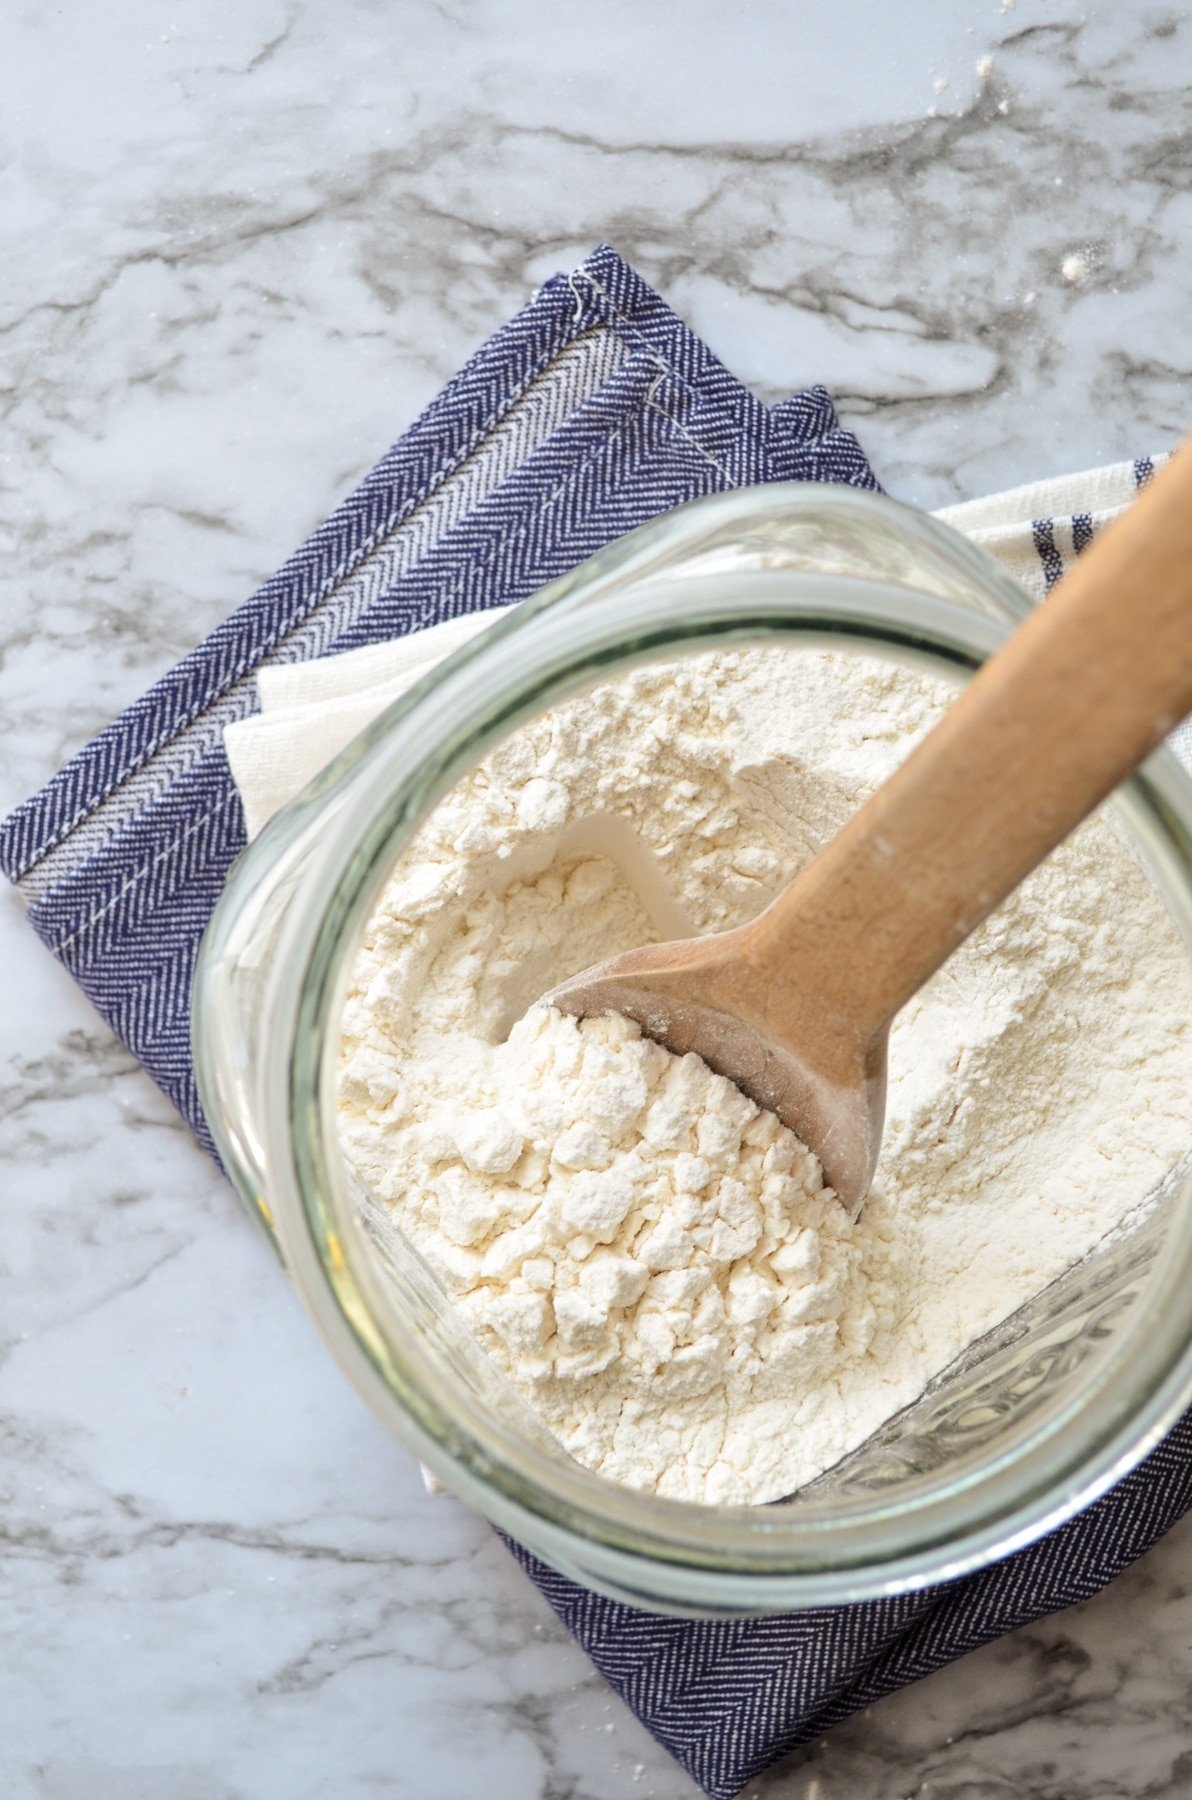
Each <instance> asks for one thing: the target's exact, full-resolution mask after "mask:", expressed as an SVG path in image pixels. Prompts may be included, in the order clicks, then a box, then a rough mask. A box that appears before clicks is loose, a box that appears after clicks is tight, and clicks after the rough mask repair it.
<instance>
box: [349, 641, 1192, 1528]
mask: <svg viewBox="0 0 1192 1800" xmlns="http://www.w3.org/2000/svg"><path fill="white" fill-rule="evenodd" d="M950 693H951V690H950V689H948V688H947V687H946V686H945V685H944V684H943V683H941V682H938V681H934V680H931V679H929V678H927V677H926V676H924V675H921V674H918V673H915V672H912V671H909V670H907V669H900V668H896V667H893V666H890V665H886V664H882V663H879V662H876V661H873V660H870V659H865V658H853V657H844V656H839V655H834V654H829V653H826V652H809V651H795V650H783V649H776V648H767V649H765V650H744V651H734V652H728V653H717V654H714V655H704V656H700V657H696V658H692V659H690V660H687V661H684V662H680V663H673V664H665V665H657V666H655V667H653V668H650V669H646V670H641V671H638V672H636V673H634V674H632V675H629V676H627V677H625V678H623V679H621V680H619V681H616V682H610V683H607V684H604V685H602V686H601V687H599V688H597V689H595V690H594V691H593V692H592V693H590V694H588V695H586V696H584V697H582V698H580V699H577V700H574V701H571V702H568V703H567V704H565V705H563V706H561V707H559V708H557V709H556V710H554V711H553V712H551V713H549V714H546V715H544V716H543V717H541V718H539V719H537V720H535V721H533V722H532V723H531V724H530V725H528V726H526V727H524V728H523V729H522V730H520V731H518V732H517V733H515V734H514V735H513V736H512V737H511V738H510V739H508V740H507V741H506V742H505V743H504V744H503V745H501V746H500V747H499V748H498V749H497V750H496V751H495V752H494V753H493V754H491V755H490V756H489V757H488V758H487V759H486V760H485V762H484V763H483V764H481V766H480V767H479V768H478V769H477V770H476V771H475V772H474V773H473V774H472V775H471V776H469V777H468V778H467V779H466V780H465V781H463V782H462V783H460V784H459V786H458V787H457V788H456V789H455V790H453V792H452V793H451V794H450V795H449V796H448V798H447V799H446V801H445V802H444V803H443V804H442V805H440V806H439V807H438V808H437V809H436V810H435V812H434V813H433V814H432V815H431V817H430V818H429V819H428V820H427V821H426V823H425V824H424V826H423V827H422V829H421V830H420V832H419V833H418V835H417V837H416V839H415V840H414V842H413V843H412V844H411V845H410V846H409V848H408V849H407V851H406V853H405V855H404V856H403V857H402V859H401V860H400V862H399V864H398V865H397V867H396V868H395V869H394V871H393V874H392V878H391V881H390V883H389V886H388V889H387V891H386V893H385V895H384V897H383V899H382V902H381V904H380V905H379V906H378V908H377V910H376V912H375V914H374V916H373V918H372V920H371V921H370V924H369V927H368V930H367V932H366V936H365V940H364V943H363V946H362V948H361V950H360V952H359V955H358V958H357V962H356V965H355V968H354V972H353V980H352V985H351V992H350V995H349V999H348V1002H347V1005H346V1009H345V1015H344V1022H343V1045H342V1058H341V1083H340V1131H341V1141H342V1143H343V1146H344V1149H345V1153H346V1155H347V1156H348V1158H349V1160H350V1162H351V1163H352V1165H353V1167H354V1169H355V1170H356V1172H357V1174H358V1175H359V1177H360V1178H361V1179H362V1180H363V1181H364V1182H365V1183H366V1184H367V1186H368V1187H369V1189H370V1190H371V1191H372V1192H373V1193H374V1194H375V1195H376V1196H377V1198H378V1199H380V1200H381V1201H382V1202H383V1203H384V1204H386V1205H387V1206H389V1207H391V1208H392V1209H393V1211H394V1214H395V1216H396V1217H397V1219H398V1220H399V1222H400V1223H401V1225H402V1227H403V1229H404V1231H405V1232H406V1234H407V1236H408V1237H409V1239H410V1240H411V1241H412V1242H413V1243H414V1244H415V1246H416V1247H417V1248H418V1249H419V1251H420V1252H421V1254H422V1255H423V1256H424V1258H425V1259H426V1261H427V1263H428V1264H429V1265H430V1266H431V1268H432V1269H433V1270H434V1271H435V1273H436V1275H437V1276H438V1278H439V1280H440V1282H441V1283H442V1284H443V1286H444V1288H445V1289H446V1291H447V1293H448V1294H449V1295H450V1296H451V1298H452V1301H453V1303H454V1304H455V1306H456V1308H457V1309H458V1311H459V1313H460V1314H461V1316H462V1317H463V1318H464V1319H465V1320H466V1321H467V1322H468V1324H469V1326H470V1328H471V1330H472V1331H473V1333H474V1334H475V1336H476V1338H477V1339H478V1341H479V1342H480V1343H481V1344H482V1345H483V1346H484V1348H485V1349H486V1350H487V1351H488V1352H489V1354H490V1355H491V1356H492V1357H493V1358H494V1359H495V1360H496V1362H497V1363H498V1364H499V1365H500V1367H501V1368H502V1369H503V1370H504V1371H505V1373H506V1375H507V1376H508V1377H509V1378H510V1379H511V1380H512V1381H513V1382H514V1384H515V1385H516V1386H517V1388H518V1389H519V1390H520V1392H521V1393H522V1394H523V1396H524V1397H525V1398H526V1399H527V1400H528V1401H529V1402H530V1404H531V1405H532V1406H533V1407H534V1408H535V1410H536V1411H537V1413H538V1414H539V1415H540V1416H541V1418H542V1419H543V1420H544V1421H545V1422H546V1424H547V1425H548V1427H549V1428H550V1429H551V1431H552V1432H553V1433H554V1434H555V1436H556V1437H557V1438H558V1439H559V1441H560V1442H561V1443H562V1444H563V1445H564V1446H565V1447H566V1448H567V1449H568V1450H569V1451H570V1452H571V1454H572V1455H574V1456H575V1457H576V1458H577V1459H578V1460H579V1461H580V1462H581V1463H583V1464H584V1465H585V1466H587V1467H589V1468H592V1469H597V1470H599V1471H601V1472H602V1473H603V1474H605V1475H607V1476H609V1477H610V1478H612V1479H614V1480H618V1481H622V1482H625V1483H628V1484H630V1485H632V1486H634V1487H639V1488H646V1489H649V1490H653V1491H656V1492H658V1493H661V1494H665V1495H669V1496H672V1497H675V1498H684V1499H694V1500H703V1501H712V1502H716V1501H719V1502H736V1501H753V1502H762V1501H766V1500H770V1499H774V1498H777V1497H779V1496H781V1495H783V1494H787V1493H790V1492H791V1491H793V1490H794V1489H795V1488H797V1487H798V1486H800V1485H801V1484H803V1483H805V1482H806V1481H808V1480H810V1479H812V1478H813V1477H814V1476H816V1475H817V1474H819V1473H821V1472H822V1471H823V1470H824V1469H825V1468H828V1467H830V1466H831V1464H832V1463H834V1462H836V1461H837V1460H839V1458H840V1457H841V1456H843V1455H844V1454H846V1453H847V1452H848V1451H849V1450H851V1449H853V1448H854V1447H855V1446H856V1445H857V1444H859V1443H861V1442H862V1441H863V1440H864V1439H865V1438H866V1437H867V1436H869V1435H870V1434H871V1432H872V1431H874V1430H875V1429H876V1428H877V1426H879V1425H880V1424H881V1423H882V1422H883V1421H884V1420H885V1419H887V1418H888V1417H889V1416H890V1415H891V1414H892V1413H893V1412H895V1411H896V1410H898V1409H899V1408H900V1407H902V1406H904V1405H906V1404H908V1403H909V1402H910V1401H911V1400H913V1399H915V1398H916V1397H917V1395H918V1394H919V1393H921V1392H922V1390H923V1388H924V1387H925V1385H926V1384H927V1382H928V1381H929V1380H930V1379H931V1377H932V1376H933V1375H935V1374H937V1373H938V1372H939V1371H940V1370H941V1369H942V1368H944V1367H946V1366H947V1364H948V1363H949V1362H951V1361H952V1360H953V1359H954V1358H955V1357H956V1356H957V1355H958V1354H959V1353H960V1352H961V1351H962V1350H963V1349H964V1348H965V1347H966V1346H967V1345H968V1344H969V1343H971V1342H972V1341H973V1339H975V1338H977V1337H979V1336H980V1335H981V1334H982V1333H983V1332H985V1331H987V1330H989V1329H990V1328H991V1327H992V1326H993V1325H995V1324H997V1323H998V1322H999V1321H1000V1320H1001V1319H1003V1318H1005V1317H1006V1316H1007V1315H1008V1314H1009V1313H1010V1312H1012V1311H1014V1310H1015V1308H1016V1307H1018V1306H1019V1305H1021V1304H1022V1303H1023V1302H1024V1301H1025V1300H1027V1299H1028V1298H1030V1297H1031V1296H1032V1295H1033V1294H1035V1293H1036V1292H1038V1291H1039V1289H1041V1288H1042V1287H1043V1286H1045V1285H1046V1283H1047V1282H1049V1281H1050V1280H1052V1279H1054V1278H1055V1277H1056V1276H1057V1275H1059V1274H1061V1273H1062V1272H1063V1271H1064V1269H1066V1268H1068V1267H1070V1266H1071V1264H1072V1263H1074V1262H1075V1261H1077V1260H1078V1259H1079V1258H1080V1257H1081V1256H1082V1255H1083V1254H1085V1253H1086V1252H1087V1251H1088V1250H1089V1249H1091V1248H1092V1247H1093V1245H1095V1244H1096V1243H1097V1242H1098V1241H1099V1239H1100V1238H1101V1237H1102V1236H1103V1235H1104V1234H1105V1233H1106V1232H1107V1231H1108V1230H1110V1229H1112V1227H1113V1226H1114V1225H1116V1224H1117V1223H1118V1222H1119V1221H1120V1220H1121V1219H1122V1218H1123V1217H1124V1216H1125V1215H1126V1214H1127V1213H1128V1212H1129V1211H1130V1210H1131V1209H1132V1208H1133V1207H1134V1206H1135V1205H1137V1204H1138V1203H1139V1202H1140V1201H1141V1200H1143V1199H1144V1198H1145V1196H1146V1195H1147V1194H1148V1193H1149V1192H1150V1191H1151V1190H1152V1189H1153V1188H1154V1187H1155V1186H1156V1185H1157V1184H1158V1182H1159V1181H1160V1180H1161V1179H1162V1177H1163V1176H1164V1174H1165V1173H1166V1172H1167V1170H1168V1169H1169V1168H1170V1167H1171V1166H1172V1165H1173V1164H1174V1163H1175V1162H1176V1161H1177V1160H1178V1158H1179V1157H1180V1156H1181V1155H1182V1154H1183V1152H1184V1150H1185V1148H1186V1145H1187V1143H1188V1139H1189V1125H1190V1119H1192V1028H1190V1024H1189V1021H1190V1020H1192V977H1190V975H1189V970H1188V964H1187V958H1186V954H1185V952H1184V950H1183V947H1182V944H1181V942H1180V940H1179V938H1178V935H1177V933H1176V930H1175V927H1174V925H1173V923H1172V922H1171V920H1170V918H1169V916H1168V915H1167V913H1166V911H1165V909H1164V907H1163V905H1162V903H1161V901H1160V900H1159V898H1158V896H1157V895H1156V893H1155V891H1154V889H1153V888H1152V887H1151V884H1150V883H1149V881H1148V880H1147V878H1146V876H1145V875H1144V873H1143V872H1142V870H1141V869H1140V867H1139V866H1138V865H1137V864H1136V862H1135V861H1134V859H1133V857H1132V855H1131V853H1130V851H1129V850H1128V849H1127V848H1126V847H1125V845H1124V844H1123V843H1122V842H1121V841H1120V840H1119V838H1118V836H1117V835H1116V832H1115V830H1114V828H1113V827H1112V826H1111V825H1110V824H1108V823H1107V822H1105V821H1103V820H1099V819H1097V820H1093V821H1091V822H1090V823H1088V824H1087V825H1085V826H1084V827H1083V828H1082V829H1081V830H1080V831H1079V832H1078V833H1076V835H1075V836H1074V837H1073V838H1072V839H1071V840H1070V841H1069V843H1068V844H1067V845H1065V846H1064V847H1063V849H1062V850H1061V851H1060V852H1059V853H1057V855H1056V856H1055V857H1053V858H1052V859H1051V860H1050V862H1049V863H1048V864H1047V865H1045V867H1044V868H1043V869H1041V870H1039V871H1037V872H1036V874H1035V875H1033V876H1032V877H1031V878H1030V880H1029V881H1028V882H1027V883H1025V884H1024V886H1023V887H1022V888H1021V889H1020V890H1019V892H1018V893H1017V894H1016V895H1014V896H1012V898H1011V899H1010V901H1008V902H1007V903H1006V905H1005V906H1003V907H1002V908H1000V909H999V911H998V912H997V913H996V914H995V915H994V917H993V918H992V919H990V920H989V921H988V922H987V924H986V925H985V926H984V927H983V928H982V930H981V931H980V932H979V933H977V934H976V936H975V937H974V938H973V939H972V940H970V942H969V943H968V944H966V945H965V946H963V947H962V948H961V950H960V951H959V952H957V954H956V955H955V956H954V957H953V958H952V959H951V961H950V962H949V963H948V964H947V965H946V967H945V968H944V969H943V970H941V972H940V974H939V975H938V976H936V978H935V979H934V980H933V981H932V982H931V983H930V984H929V985H928V987H927V988H925V989H924V991H923V992H922V994H920V995H919V996H917V997H916V999H915V1000H914V1001H913V1002H912V1003H911V1005H910V1006H909V1007H907V1008H906V1010H905V1011H904V1013H903V1014H902V1015H900V1017H899V1019H898V1021H897V1022H896V1024H895V1028H894V1031H893V1033H892V1037H891V1050H890V1089H889V1099H888V1109H887V1127H886V1135H885V1139H884V1143H883V1151H882V1157H881V1162H880V1164H879V1168H878V1174H877V1179H876V1182H875V1186H874V1189H873V1191H872V1192H871V1194H870V1197H869V1199H868V1201H867V1202H866V1205H865V1208H864V1211H863V1212H862V1215H861V1217H860V1219H859V1220H858V1222H857V1223H856V1224H855V1225H851V1224H850V1223H849V1222H848V1220H847V1219H846V1218H845V1216H844V1213H843V1210H842V1208H841V1207H840V1206H839V1205H838V1203H837V1202H836V1200H835V1197H834V1196H833V1195H832V1193H831V1191H830V1190H828V1189H825V1188H824V1186H823V1182H822V1176H821V1172H820V1169H819V1166H818V1163H817V1162H816V1160H815V1158H814V1157H813V1156H812V1155H811V1154H810V1152H808V1151H807V1150H806V1149H805V1147H804V1146H803V1145H801V1144H800V1143H799V1142H798V1140H797V1139H796V1138H795V1137H794V1136H793V1135H792V1134H791V1133H790V1132H788V1131H786V1130H785V1129H784V1128H783V1127H782V1126H781V1125H780V1124H779V1123H778V1121H777V1120H776V1119H775V1118H774V1117H773V1116H772V1115H771V1114H768V1113H765V1112H763V1111H759V1109H758V1108H757V1107H756V1106H754V1105H753V1103H752V1102H750V1101H749V1100H747V1099H746V1098H745V1097H744V1096H743V1095H742V1094H741V1093H740V1092H739V1091H738V1090H737V1089H736V1088H734V1087H733V1086H732V1085H731V1084H730V1083H728V1082H726V1081H724V1080H723V1079H722V1078H721V1077H719V1076H716V1075H714V1074H713V1073H712V1072H711V1071H710V1070H709V1069H707V1068H706V1066H705V1065H704V1064H703V1063H701V1062H700V1061H699V1060H698V1059H697V1058H695V1057H684V1058H676V1057H673V1056H671V1055H670V1054H669V1052H667V1051H665V1050H663V1049H661V1048H660V1047H659V1046H657V1045H655V1044H653V1043H651V1042H649V1041H648V1040H645V1039H643V1038H642V1037H641V1035H640V1033H639V1032H638V1031H637V1029H636V1027H635V1026H633V1025H631V1024H629V1023H628V1022H627V1021H625V1020H622V1019H619V1018H605V1019H590V1020H584V1021H582V1022H578V1023H577V1022H576V1021H575V1020H574V1019H571V1018H565V1017H563V1016H562V1015H560V1014H558V1013H556V1012H554V1011H553V1010H550V1009H545V1008H542V1007H541V1006H534V1005H533V1002H534V1001H535V1000H536V999H537V997H538V996H539V995H540V994H541V993H543V992H544V991H545V990H546V989H547V988H548V987H550V986H551V985H552V983H553V982H555V981H556V980H559V979H561V978H562V976H564V975H566V974H570V973H572V972H573V971H575V970H576V969H578V968H582V967H584V966H586V965H587V964H588V963H591V962H594V961H596V960H598V959H599V958H601V957H604V956H608V955H611V954H614V953H615V952H617V951H619V950H623V949H628V948H630V947H631V946H633V945H634V944H638V943H643V942H647V941H651V940H654V939H657V938H659V937H661V936H673V935H676V934H677V933H680V932H685V931H699V932H704V931H711V930H717V929H721V928H723V927H725V926H728V925H733V924H738V923H740V922H742V921H743V920H745V919H747V918H749V917H751V916H752V915H753V914H755V913H756V912H758V911H759V910H760V909H761V907H763V906H764V905H765V904H766V903H767V902H768V901H769V900H770V899H771V898H772V897H773V895H774V894H775V893H776V892H777V891H778V890H779V888H780V887H781V886H782V885H783V884H784V883H785V882H786V881H787V880H789V878H790V877H791V876H792V875H793V874H794V873H795V871H796V870H797V869H798V868H799V867H801V866H802V865H803V864H804V863H805V862H806V861H807V860H808V859H809V858H810V857H811V856H812V855H814V854H815V852H816V850H817V849H818V848H819V847H820V846H821V845H822V844H823V843H824V842H826V841H827V840H828V839H829V838H830V837H831V836H832V835H833V834H834V833H835V832H836V831H837V830H838V829H839V828H840V826H841V825H842V824H843V823H844V821H845V819H846V818H847V817H848V816H849V814H850V813H851V812H852V811H853V810H854V809H855V807H856V806H857V805H858V804H859V803H860V802H861V801H862V800H864V799H865V797H866V796H867V795H868V794H869V793H870V792H871V791H872V790H873V788H874V787H876V786H877V785H878V784H879V783H880V781H881V780H883V779H884V778H885V776H886V775H887V774H888V773H889V772H890V770H891V769H892V768H893V767H895V766H896V764H897V763H898V762H899V761H901V760H902V758H903V756H905V754H906V752H907V750H908V749H909V748H910V747H911V745H912V744H913V742H914V741H915V740H916V739H917V738H918V737H919V736H920V735H922V733H923V732H924V731H925V730H926V729H928V727H929V726H930V725H931V723H932V722H933V721H934V719H935V718H936V717H937V716H938V714H939V712H940V710H941V709H942V708H943V707H944V706H945V705H946V704H947V701H948V699H949V698H950ZM527 1008H530V1009H531V1010H529V1011H528V1012H527ZM523 1015H524V1016H523Z"/></svg>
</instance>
